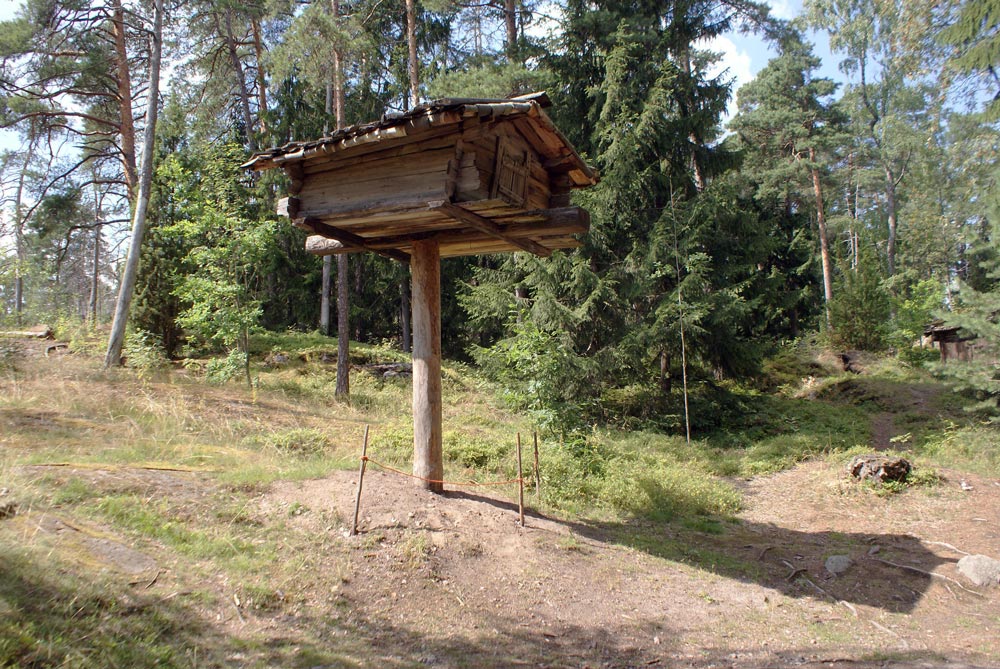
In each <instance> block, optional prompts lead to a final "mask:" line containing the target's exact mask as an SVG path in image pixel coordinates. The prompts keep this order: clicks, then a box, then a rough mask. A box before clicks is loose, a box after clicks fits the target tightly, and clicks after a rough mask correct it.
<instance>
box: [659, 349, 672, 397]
mask: <svg viewBox="0 0 1000 669" xmlns="http://www.w3.org/2000/svg"><path fill="white" fill-rule="evenodd" d="M673 387H674V380H673V378H672V377H671V375H670V354H669V353H667V351H666V349H663V350H661V351H660V388H661V389H662V390H663V393H664V394H665V395H669V394H670V392H671V391H672V390H673Z"/></svg>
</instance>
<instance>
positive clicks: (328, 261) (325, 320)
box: [319, 256, 333, 337]
mask: <svg viewBox="0 0 1000 669" xmlns="http://www.w3.org/2000/svg"><path fill="white" fill-rule="evenodd" d="M332 272H333V256H323V283H322V286H321V288H320V298H319V331H320V334H322V335H323V336H324V337H329V336H330V274H331V273H332Z"/></svg>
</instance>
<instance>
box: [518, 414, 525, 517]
mask: <svg viewBox="0 0 1000 669" xmlns="http://www.w3.org/2000/svg"><path fill="white" fill-rule="evenodd" d="M517 516H518V524H519V525H520V526H521V527H524V474H523V472H522V471H521V433H520V432H518V433H517Z"/></svg>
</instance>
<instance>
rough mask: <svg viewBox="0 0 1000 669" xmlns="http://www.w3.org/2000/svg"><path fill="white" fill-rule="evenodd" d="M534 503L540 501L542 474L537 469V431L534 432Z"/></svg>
mask: <svg viewBox="0 0 1000 669" xmlns="http://www.w3.org/2000/svg"><path fill="white" fill-rule="evenodd" d="M534 434H535V502H536V503H537V502H539V501H541V499H542V474H541V472H540V471H539V469H538V431H537V430H536V431H535V433H534Z"/></svg>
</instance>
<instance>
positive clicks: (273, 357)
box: [264, 352, 289, 367]
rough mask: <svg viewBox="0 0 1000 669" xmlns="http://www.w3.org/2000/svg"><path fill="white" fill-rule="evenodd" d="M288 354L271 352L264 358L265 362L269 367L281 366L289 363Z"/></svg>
mask: <svg viewBox="0 0 1000 669" xmlns="http://www.w3.org/2000/svg"><path fill="white" fill-rule="evenodd" d="M288 360H289V358H288V355H287V354H285V353H277V352H275V353H270V354H269V355H268V356H267V357H266V358H264V364H265V365H267V366H268V367H281V366H282V365H287V364H288Z"/></svg>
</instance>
